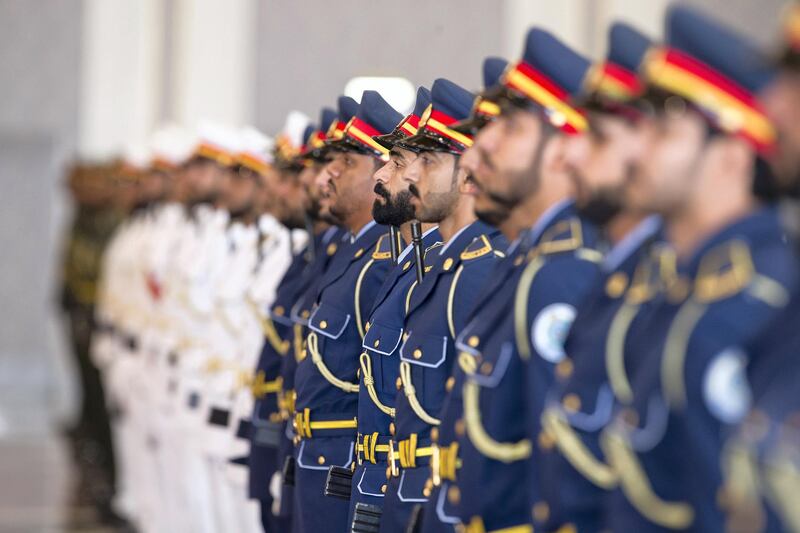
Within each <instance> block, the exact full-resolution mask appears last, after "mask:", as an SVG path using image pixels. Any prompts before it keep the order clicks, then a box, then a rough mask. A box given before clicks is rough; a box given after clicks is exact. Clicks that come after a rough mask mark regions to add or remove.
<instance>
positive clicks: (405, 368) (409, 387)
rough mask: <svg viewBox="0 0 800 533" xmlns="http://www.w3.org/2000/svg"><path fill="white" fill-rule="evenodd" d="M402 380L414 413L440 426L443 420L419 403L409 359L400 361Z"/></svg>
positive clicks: (431, 423)
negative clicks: (412, 380) (435, 416)
mask: <svg viewBox="0 0 800 533" xmlns="http://www.w3.org/2000/svg"><path fill="white" fill-rule="evenodd" d="M400 381H401V382H402V384H403V393H404V394H405V395H406V398H408V404H409V405H410V406H411V409H412V410H413V411H414V414H416V415H417V416H418V417H419V418H420V420H422V421H423V422H425V423H426V424H430V425H432V426H438V425H439V424H440V423H441V421H440V420H439V419H438V418H434V417H432V416H431V415H429V414H428V413H427V412H426V411H425V409H424V408H423V407H422V404H420V403H419V399H418V398H417V389H415V388H414V384H413V383H411V365H410V364H409V363H408V361H403V362H402V363H400Z"/></svg>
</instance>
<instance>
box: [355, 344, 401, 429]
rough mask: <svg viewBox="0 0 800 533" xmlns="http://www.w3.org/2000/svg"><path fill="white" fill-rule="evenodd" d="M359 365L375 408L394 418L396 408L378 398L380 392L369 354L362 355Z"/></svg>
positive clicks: (363, 353)
mask: <svg viewBox="0 0 800 533" xmlns="http://www.w3.org/2000/svg"><path fill="white" fill-rule="evenodd" d="M359 363H361V374H362V375H363V376H364V385H366V387H367V392H368V393H369V397H370V399H371V400H372V403H374V404H375V407H377V408H378V409H380V410H381V412H383V413H384V414H387V415H389V416H391V417H392V418H394V415H395V409H394V407H389V406H388V405H385V404H384V403H383V402H381V401H380V399H379V398H378V392H377V391H376V390H375V378H374V377H373V376H372V359H370V357H369V354H368V353H367V352H362V353H361V357H360V358H359Z"/></svg>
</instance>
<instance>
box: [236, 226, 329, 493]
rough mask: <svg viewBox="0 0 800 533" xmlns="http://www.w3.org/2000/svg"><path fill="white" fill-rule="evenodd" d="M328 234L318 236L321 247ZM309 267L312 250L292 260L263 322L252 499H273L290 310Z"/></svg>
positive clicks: (256, 387) (256, 389)
mask: <svg viewBox="0 0 800 533" xmlns="http://www.w3.org/2000/svg"><path fill="white" fill-rule="evenodd" d="M323 235H324V232H322V233H320V234H319V235H316V236H314V243H315V245H316V246H317V247H319V244H320V242H321V241H322V237H323ZM308 266H309V256H308V249H307V248H306V249H304V250H302V251H301V252H300V253H298V254H296V255H295V256H294V257H293V258H292V262H291V264H290V265H289V268H288V269H287V270H286V273H285V274H284V275H283V278H282V279H281V282H280V284H279V285H278V287H277V290H276V294H275V301H274V302H273V303H272V306H271V307H270V309H269V317H268V318H265V319H264V320H263V324H262V327H263V330H264V344H263V346H262V348H261V355H260V356H259V359H258V364H257V366H256V372H255V376H256V377H255V382H254V383H253V386H252V389H253V396H254V398H255V403H254V406H253V413H252V415H251V417H250V420H251V422H252V425H253V429H252V431H251V434H250V441H251V450H250V456H249V458H248V466H249V469H250V497H251V498H256V499H261V500H265V499H268V498H269V492H268V488H269V480H270V478H271V477H272V474H273V473H274V472H275V469H276V467H277V462H276V460H277V453H276V448H278V447H279V445H280V443H281V440H282V435H283V426H284V424H283V420H282V417H281V414H280V410H279V402H278V395H279V393H280V392H281V384H282V383H281V382H282V380H281V378H280V370H281V366H282V364H283V359H284V357H286V355H287V354H288V355H289V356H290V357H291V355H292V354H291V340H290V339H291V335H292V323H291V321H290V320H288V310H289V309H290V308H291V305H292V304H293V303H294V300H295V299H296V298H297V296H298V292H299V291H300V289H301V287H302V276H303V271H304V270H305V269H306V268H308Z"/></svg>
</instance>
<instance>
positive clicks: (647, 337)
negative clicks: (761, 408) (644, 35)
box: [601, 7, 797, 532]
mask: <svg viewBox="0 0 800 533" xmlns="http://www.w3.org/2000/svg"><path fill="white" fill-rule="evenodd" d="M666 35H667V44H666V45H665V46H663V47H659V48H657V49H654V50H651V51H650V52H649V53H648V54H647V57H646V59H645V61H644V62H643V65H642V67H641V72H642V73H643V77H644V78H645V80H646V82H647V84H648V86H649V89H648V91H647V92H646V94H645V97H646V98H647V100H648V101H649V102H650V103H651V104H652V105H653V107H654V109H655V111H656V115H655V118H654V119H653V120H654V135H652V136H651V137H649V140H648V143H647V146H646V151H647V153H648V154H649V155H648V157H647V158H646V159H644V160H642V162H641V163H640V164H639V165H638V169H637V172H636V174H635V178H634V180H633V182H632V186H631V188H630V191H629V192H630V194H629V198H630V201H631V202H632V203H636V205H639V206H646V207H649V208H651V209H652V210H653V211H656V212H658V213H659V214H661V215H662V217H663V219H664V224H665V235H666V236H667V238H668V239H669V241H670V243H671V244H672V246H673V247H674V249H675V253H676V256H677V268H678V272H677V274H678V278H677V279H676V281H675V282H674V283H673V284H672V286H671V287H668V288H667V291H666V295H665V298H664V299H663V300H662V302H661V303H660V304H659V305H658V306H656V308H654V309H652V311H651V312H650V316H649V317H648V318H647V320H646V321H644V322H639V323H638V324H637V325H635V326H634V327H633V328H632V329H631V330H630V332H629V335H628V337H629V338H628V339H627V341H626V346H625V350H626V351H627V350H630V353H631V356H630V358H631V359H633V360H635V361H638V363H637V364H636V365H634V367H633V368H632V370H631V372H630V374H629V376H627V379H626V381H627V383H626V385H627V386H628V393H629V404H628V405H627V406H625V407H624V408H622V409H620V411H619V413H618V414H617V415H616V416H615V420H614V422H613V423H612V424H611V425H610V426H609V427H608V428H607V429H606V431H605V433H604V435H603V437H602V439H601V442H602V446H603V450H604V452H605V454H606V456H607V458H608V460H609V464H611V465H612V467H613V468H614V471H615V473H616V475H617V476H618V479H619V483H620V488H618V489H616V490H615V491H614V492H613V493H612V496H611V500H610V506H611V507H610V512H609V516H610V524H611V527H612V529H614V530H619V531H671V530H678V531H703V532H713V531H723V530H724V528H725V524H724V517H723V515H722V512H721V508H720V505H719V504H720V502H719V499H718V496H719V494H720V489H721V485H722V479H721V478H722V473H721V470H720V464H721V462H722V460H721V459H722V458H721V454H722V446H723V442H724V440H723V439H724V435H725V431H726V429H727V428H729V427H730V425H732V424H735V423H737V422H739V421H740V420H741V418H742V417H743V415H745V414H746V413H747V409H748V407H749V399H750V392H749V388H748V386H747V379H746V370H745V368H746V366H747V364H748V358H747V356H746V354H745V353H744V351H743V350H742V349H741V348H740V347H741V346H742V345H744V344H746V343H747V342H748V341H749V340H751V339H753V338H754V337H755V336H757V335H758V334H759V333H760V332H761V331H762V330H763V329H764V327H765V325H766V324H767V323H768V322H769V321H770V320H772V319H773V318H774V317H775V316H776V315H777V314H778V313H779V312H780V311H781V310H782V309H783V308H785V306H786V304H787V303H788V301H789V295H790V293H791V291H792V290H793V288H794V287H795V285H796V280H795V278H796V273H797V265H796V260H795V258H794V256H793V254H792V253H791V250H790V249H789V247H788V246H787V244H786V242H785V236H784V232H783V230H782V228H781V225H780V221H779V218H778V215H777V212H776V210H775V209H774V208H773V207H771V206H769V205H764V204H763V203H762V202H760V201H759V199H758V198H756V197H755V196H754V188H755V187H754V184H756V183H757V178H756V171H755V169H756V168H757V167H756V161H757V160H758V158H759V157H763V156H764V155H766V154H769V153H770V152H771V150H772V148H773V146H774V140H775V132H774V130H773V128H772V125H771V123H770V122H769V120H768V119H767V117H766V115H765V114H764V111H763V109H762V108H761V106H760V105H759V104H758V102H757V101H756V100H755V98H754V95H755V93H756V92H757V91H758V90H759V88H761V87H763V85H764V84H765V83H766V81H768V80H769V79H770V75H769V72H768V69H767V68H766V65H765V64H764V63H763V61H762V60H761V58H760V57H759V54H758V53H757V52H756V50H755V49H754V48H753V46H752V45H751V44H750V43H749V42H747V41H746V40H745V39H743V38H742V37H741V36H739V35H737V34H736V33H734V32H733V31H731V30H730V29H728V28H726V27H724V26H721V25H720V24H718V23H717V22H715V21H713V20H711V19H709V18H707V17H705V16H703V15H701V14H699V13H697V12H695V11H693V10H691V9H688V8H685V7H673V8H672V9H671V10H670V11H669V13H668V16H667V23H666ZM628 359H629V358H628V356H627V355H626V356H625V360H626V361H627V360H628Z"/></svg>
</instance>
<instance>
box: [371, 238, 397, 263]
mask: <svg viewBox="0 0 800 533" xmlns="http://www.w3.org/2000/svg"><path fill="white" fill-rule="evenodd" d="M372 258H373V259H375V260H378V261H382V260H384V259H391V258H392V238H391V234H390V233H386V234H385V235H381V237H380V239H378V244H376V245H375V251H373V252H372Z"/></svg>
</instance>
